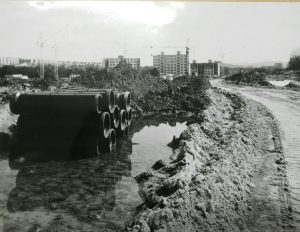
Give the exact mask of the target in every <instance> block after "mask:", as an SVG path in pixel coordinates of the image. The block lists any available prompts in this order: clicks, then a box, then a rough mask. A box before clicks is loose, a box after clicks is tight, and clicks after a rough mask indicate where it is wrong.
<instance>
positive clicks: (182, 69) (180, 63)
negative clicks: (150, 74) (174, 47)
mask: <svg viewBox="0 0 300 232" xmlns="http://www.w3.org/2000/svg"><path fill="white" fill-rule="evenodd" d="M187 51H188V50H187ZM153 66H154V67H155V68H157V69H158V70H159V72H160V73H161V74H165V75H167V74H173V75H174V76H175V77H176V76H183V75H186V74H189V53H188V52H187V54H181V53H180V51H177V54H175V55H165V54H164V52H161V54H160V55H155V56H153Z"/></svg>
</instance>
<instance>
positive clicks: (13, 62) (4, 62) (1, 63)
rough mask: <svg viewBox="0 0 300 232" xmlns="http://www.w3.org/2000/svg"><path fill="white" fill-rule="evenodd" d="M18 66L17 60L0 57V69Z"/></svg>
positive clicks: (18, 60) (18, 61)
mask: <svg viewBox="0 0 300 232" xmlns="http://www.w3.org/2000/svg"><path fill="white" fill-rule="evenodd" d="M18 64H20V59H19V58H13V57H0V67H2V66H4V65H18Z"/></svg>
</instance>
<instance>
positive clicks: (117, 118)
mask: <svg viewBox="0 0 300 232" xmlns="http://www.w3.org/2000/svg"><path fill="white" fill-rule="evenodd" d="M119 122H120V111H119V107H117V106H115V110H114V113H113V124H114V125H113V126H114V127H115V128H117V127H118V126H119Z"/></svg>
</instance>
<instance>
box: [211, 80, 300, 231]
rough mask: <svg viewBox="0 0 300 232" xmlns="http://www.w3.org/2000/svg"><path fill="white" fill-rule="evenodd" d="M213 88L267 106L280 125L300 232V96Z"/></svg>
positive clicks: (268, 91)
mask: <svg viewBox="0 0 300 232" xmlns="http://www.w3.org/2000/svg"><path fill="white" fill-rule="evenodd" d="M212 84H213V86H217V87H221V88H223V89H227V90H229V91H237V92H239V93H240V94H242V95H243V96H245V97H247V98H249V99H252V100H255V101H257V102H260V103H262V104H263V105H265V106H266V107H267V108H268V109H269V110H271V112H272V113H273V115H274V116H275V118H276V119H277V121H278V122H279V128H280V135H281V139H282V145H283V150H284V155H285V159H286V161H287V178H288V182H289V190H290V193H291V203H292V204H291V205H292V212H293V213H292V214H293V218H294V220H295V226H296V230H297V231H300V92H296V91H290V90H283V89H264V88H253V87H230V86H224V85H222V83H221V82H220V81H212Z"/></svg>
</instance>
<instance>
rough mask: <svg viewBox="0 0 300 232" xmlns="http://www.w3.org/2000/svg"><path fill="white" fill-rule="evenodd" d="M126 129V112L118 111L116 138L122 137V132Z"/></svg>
mask: <svg viewBox="0 0 300 232" xmlns="http://www.w3.org/2000/svg"><path fill="white" fill-rule="evenodd" d="M125 129H126V111H125V110H121V111H120V123H119V126H118V128H117V136H118V137H120V136H123V135H124V130H125Z"/></svg>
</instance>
